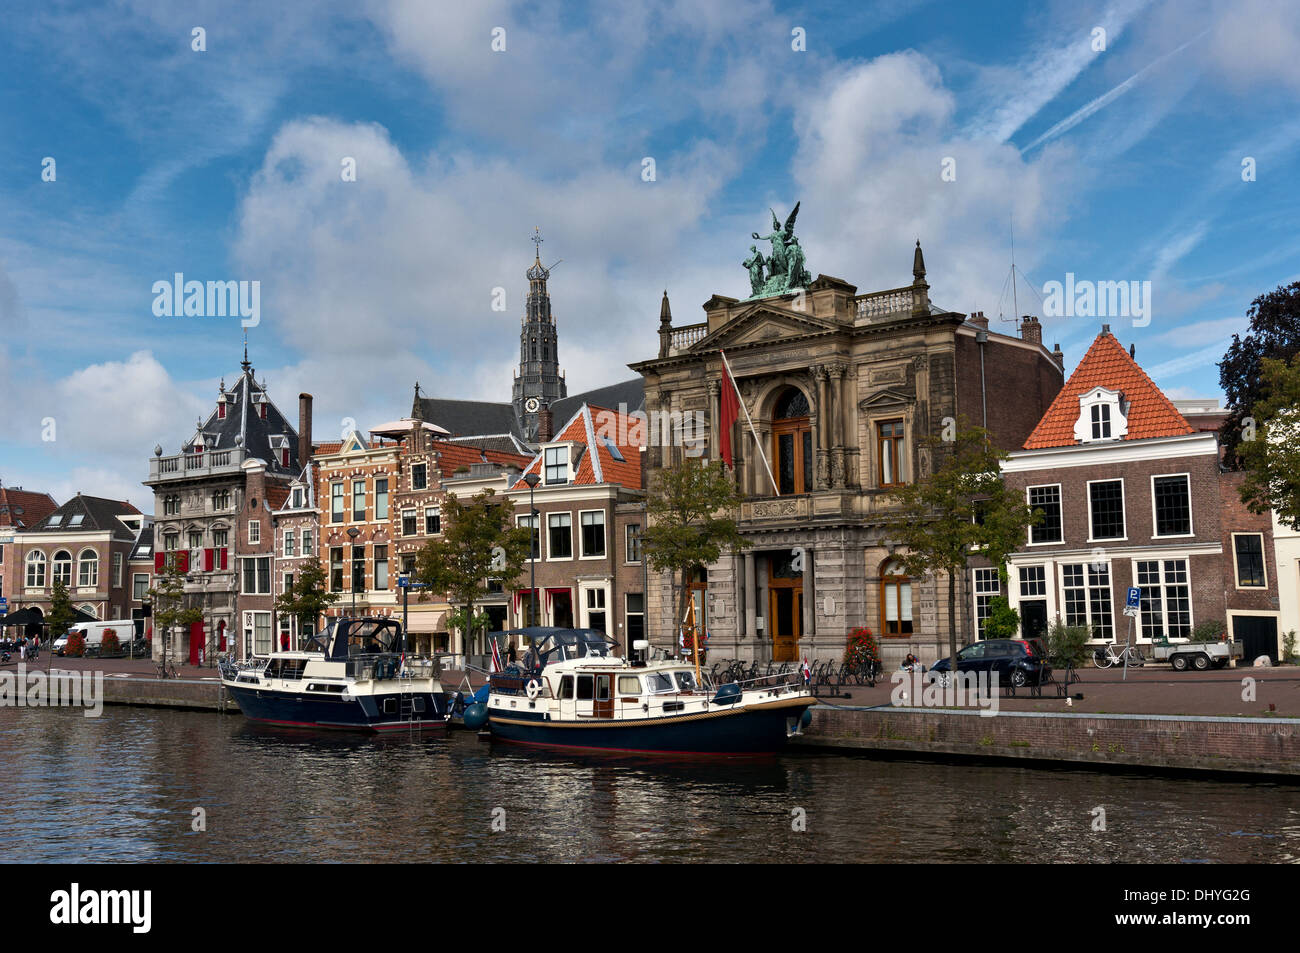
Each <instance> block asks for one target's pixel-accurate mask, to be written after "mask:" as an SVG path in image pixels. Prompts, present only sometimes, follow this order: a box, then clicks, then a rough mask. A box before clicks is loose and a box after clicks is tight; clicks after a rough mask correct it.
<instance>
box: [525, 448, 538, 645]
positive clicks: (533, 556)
mask: <svg viewBox="0 0 1300 953" xmlns="http://www.w3.org/2000/svg"><path fill="white" fill-rule="evenodd" d="M524 482H525V483H527V484H528V517H529V521H530V523H531V527H530V528H531V530H532V534H533V535H532V537H531V538H530V539H529V541H528V585H529V588H530V589H531V592H529V599H530V603H529V609H528V624H529V625H530V626H535V625H537V550H538V547H539V546H540V545H541V541H542V528H541V527H540V526H538V525H537V516H538V513H537V507H535V506H533V489H534V488H535V487H536V486H537V484H538V483H540V482H541V478H540V477H538V475H537V474H536V473H529V474H528V475H527V476H525V477H524Z"/></svg>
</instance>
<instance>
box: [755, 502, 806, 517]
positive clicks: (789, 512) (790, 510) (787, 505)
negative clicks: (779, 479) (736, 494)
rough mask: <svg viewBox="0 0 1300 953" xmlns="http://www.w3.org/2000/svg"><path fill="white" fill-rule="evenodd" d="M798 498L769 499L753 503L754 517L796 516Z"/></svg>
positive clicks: (797, 513) (797, 512)
mask: <svg viewBox="0 0 1300 953" xmlns="http://www.w3.org/2000/svg"><path fill="white" fill-rule="evenodd" d="M798 515H799V501H798V500H770V501H765V502H762V503H755V504H754V518H755V519H772V518H774V517H778V516H798Z"/></svg>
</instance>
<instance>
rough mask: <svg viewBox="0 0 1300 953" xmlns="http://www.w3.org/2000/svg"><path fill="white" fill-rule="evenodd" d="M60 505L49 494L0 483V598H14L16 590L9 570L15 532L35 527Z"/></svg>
mask: <svg viewBox="0 0 1300 953" xmlns="http://www.w3.org/2000/svg"><path fill="white" fill-rule="evenodd" d="M58 506H59V504H58V503H56V502H55V501H54V497H52V496H50V495H49V494H48V493H38V492H34V491H32V490H24V489H23V488H22V487H20V486H5V485H3V484H0V598H4V599H6V600H7V601H12V600H11V599H10V596H11V595H13V593H14V591H15V590H14V588H13V587H12V584H11V583H10V582H9V580H8V578H7V573H6V566H8V565H9V563H10V562H11V561H12V560H13V556H12V555H11V550H12V548H13V541H14V533H16V532H22V531H23V530H25V529H27V528H29V527H32V526H35V525H36V524H37V523H39V522H41V521H42V520H43V519H45V517H47V516H49V515H50V514H51V513H53V512H54V511H55V510H56V509H58Z"/></svg>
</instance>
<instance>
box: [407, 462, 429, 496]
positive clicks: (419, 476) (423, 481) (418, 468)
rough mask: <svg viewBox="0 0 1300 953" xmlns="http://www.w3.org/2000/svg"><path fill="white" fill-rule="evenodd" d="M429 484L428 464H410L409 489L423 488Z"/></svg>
mask: <svg viewBox="0 0 1300 953" xmlns="http://www.w3.org/2000/svg"><path fill="white" fill-rule="evenodd" d="M428 485H429V465H428V464H427V463H415V464H412V465H411V489H412V490H423V489H424V488H425V487H427V486H428Z"/></svg>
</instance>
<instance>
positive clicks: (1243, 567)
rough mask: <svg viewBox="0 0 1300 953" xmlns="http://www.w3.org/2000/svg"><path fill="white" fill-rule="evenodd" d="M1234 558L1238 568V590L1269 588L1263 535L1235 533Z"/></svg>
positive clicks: (1233, 540) (1233, 542) (1233, 536)
mask: <svg viewBox="0 0 1300 953" xmlns="http://www.w3.org/2000/svg"><path fill="white" fill-rule="evenodd" d="M1232 557H1233V562H1234V563H1236V567H1237V573H1236V575H1237V588H1238V589H1266V588H1268V572H1267V569H1266V567H1265V565H1264V534H1263V533H1233V534H1232Z"/></svg>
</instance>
